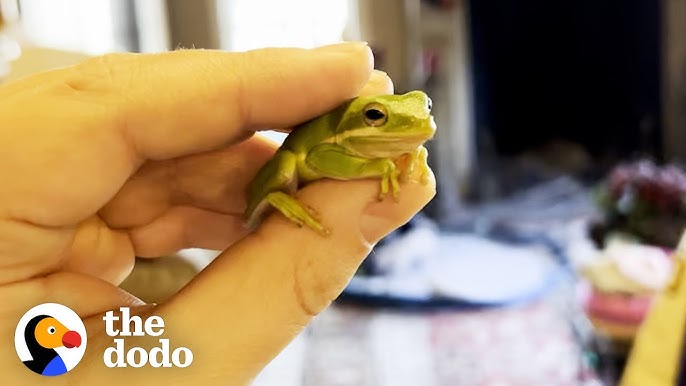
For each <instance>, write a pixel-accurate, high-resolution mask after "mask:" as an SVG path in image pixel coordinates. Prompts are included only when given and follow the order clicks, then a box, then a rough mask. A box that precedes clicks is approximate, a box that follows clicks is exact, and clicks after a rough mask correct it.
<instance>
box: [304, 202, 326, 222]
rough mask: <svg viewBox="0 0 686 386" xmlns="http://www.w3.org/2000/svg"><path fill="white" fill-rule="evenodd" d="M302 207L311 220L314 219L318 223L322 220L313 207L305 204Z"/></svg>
mask: <svg viewBox="0 0 686 386" xmlns="http://www.w3.org/2000/svg"><path fill="white" fill-rule="evenodd" d="M303 207H304V208H305V210H306V211H307V213H309V214H310V216H312V218H314V219H315V220H317V221H320V220H321V219H322V216H321V215H320V214H319V211H317V209H314V208H313V207H311V206H309V205H306V204H303Z"/></svg>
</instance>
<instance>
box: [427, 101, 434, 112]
mask: <svg viewBox="0 0 686 386" xmlns="http://www.w3.org/2000/svg"><path fill="white" fill-rule="evenodd" d="M433 106H434V105H433V102H432V101H431V98H426V108H427V109H428V110H429V111H431V108H432V107H433Z"/></svg>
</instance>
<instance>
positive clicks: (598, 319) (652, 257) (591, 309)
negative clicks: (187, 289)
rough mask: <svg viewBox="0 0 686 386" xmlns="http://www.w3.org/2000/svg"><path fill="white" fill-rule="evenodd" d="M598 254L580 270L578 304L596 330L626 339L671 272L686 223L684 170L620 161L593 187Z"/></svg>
mask: <svg viewBox="0 0 686 386" xmlns="http://www.w3.org/2000/svg"><path fill="white" fill-rule="evenodd" d="M595 196H596V200H597V201H596V202H597V204H598V207H599V209H600V212H601V218H600V219H599V220H598V221H596V222H595V223H594V224H592V226H591V228H590V233H591V237H592V238H593V240H594V242H595V243H596V246H597V247H598V249H599V250H598V253H597V256H596V257H595V258H594V259H592V260H591V261H589V262H588V263H587V264H586V265H585V266H584V267H582V269H581V273H582V276H583V280H582V282H581V286H580V287H581V289H582V291H581V294H582V297H581V299H582V304H583V306H584V309H585V311H586V314H587V315H588V317H589V318H590V319H591V321H592V322H593V325H594V326H595V328H596V330H597V332H599V333H601V334H602V335H604V336H606V337H608V338H610V339H615V340H621V341H629V342H630V341H631V340H632V339H633V337H634V335H635V333H636V330H637V328H638V327H639V326H640V325H641V323H642V321H643V319H644V317H645V315H646V314H647V312H648V311H649V309H650V306H651V305H652V301H653V299H654V297H655V295H656V294H657V293H659V292H660V291H661V290H662V288H664V286H665V285H667V283H668V281H669V279H670V277H671V275H672V261H671V257H670V256H671V250H672V249H673V248H675V247H676V245H677V243H678V242H679V239H680V237H681V234H682V232H683V231H684V229H685V228H686V171H684V170H683V169H681V168H679V167H678V166H675V165H666V166H658V165H656V164H655V163H654V162H652V161H647V160H641V161H638V162H633V163H627V164H621V165H618V166H617V167H615V168H614V169H613V170H612V171H611V172H610V174H609V176H608V178H607V179H606V180H605V181H604V182H603V183H602V184H601V185H600V186H599V187H598V188H597V189H596V190H595Z"/></svg>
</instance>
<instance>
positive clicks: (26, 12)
mask: <svg viewBox="0 0 686 386" xmlns="http://www.w3.org/2000/svg"><path fill="white" fill-rule="evenodd" d="M115 2H116V0H60V1H54V0H21V2H20V5H21V17H22V30H23V32H24V36H25V37H26V39H27V40H28V41H29V42H31V43H32V44H35V45H39V46H43V47H47V48H56V49H63V50H67V51H76V52H82V53H87V54H93V55H97V54H103V53H106V52H112V51H120V50H122V49H123V47H120V45H119V44H118V42H117V39H116V37H115V31H114V25H113V12H112V8H113V4H114V3H115Z"/></svg>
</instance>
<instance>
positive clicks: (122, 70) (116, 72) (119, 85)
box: [64, 53, 142, 94]
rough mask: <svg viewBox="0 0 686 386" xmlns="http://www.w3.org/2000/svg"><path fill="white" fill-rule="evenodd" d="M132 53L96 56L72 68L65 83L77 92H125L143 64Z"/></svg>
mask: <svg viewBox="0 0 686 386" xmlns="http://www.w3.org/2000/svg"><path fill="white" fill-rule="evenodd" d="M136 58H137V55H136V54H131V53H110V54H105V55H100V56H95V57H92V58H89V59H86V60H85V61H83V62H81V63H80V64H78V65H76V66H74V67H73V68H72V71H71V73H70V74H69V76H67V77H66V79H65V81H64V85H65V86H66V87H67V88H69V89H71V90H73V91H76V92H102V93H112V92H115V93H117V94H123V93H124V92H125V90H127V89H129V88H130V86H131V85H132V84H133V83H134V79H135V78H136V76H137V75H138V74H139V72H140V69H141V66H142V64H140V63H139V61H138V60H136Z"/></svg>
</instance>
